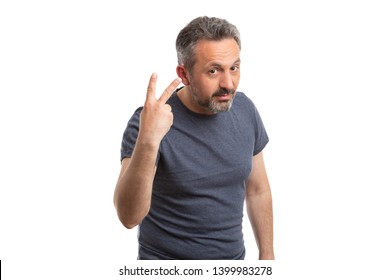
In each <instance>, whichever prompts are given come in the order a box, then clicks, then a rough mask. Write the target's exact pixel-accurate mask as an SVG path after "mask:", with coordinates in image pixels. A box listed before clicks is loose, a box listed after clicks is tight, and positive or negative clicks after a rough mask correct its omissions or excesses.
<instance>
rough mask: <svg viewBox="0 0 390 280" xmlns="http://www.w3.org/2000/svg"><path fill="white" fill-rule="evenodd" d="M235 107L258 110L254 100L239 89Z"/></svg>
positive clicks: (251, 110)
mask: <svg viewBox="0 0 390 280" xmlns="http://www.w3.org/2000/svg"><path fill="white" fill-rule="evenodd" d="M233 108H235V109H238V110H245V111H248V112H251V113H253V111H255V110H256V106H255V104H254V103H253V101H252V100H251V99H250V98H249V97H248V96H247V95H246V94H245V93H243V92H241V91H237V92H236V96H235V98H234V102H233Z"/></svg>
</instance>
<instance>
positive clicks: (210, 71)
mask: <svg viewBox="0 0 390 280" xmlns="http://www.w3.org/2000/svg"><path fill="white" fill-rule="evenodd" d="M209 73H210V74H212V75H213V74H216V73H217V69H210V70H209Z"/></svg>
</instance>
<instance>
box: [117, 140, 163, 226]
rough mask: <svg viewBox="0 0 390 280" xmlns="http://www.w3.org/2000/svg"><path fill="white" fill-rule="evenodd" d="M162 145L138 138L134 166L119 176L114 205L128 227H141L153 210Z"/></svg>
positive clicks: (132, 160) (131, 163)
mask: <svg viewBox="0 0 390 280" xmlns="http://www.w3.org/2000/svg"><path fill="white" fill-rule="evenodd" d="M157 152H158V145H155V144H150V143H146V142H144V141H142V139H138V141H137V144H136V145H135V147H134V151H133V154H132V157H131V159H130V163H129V164H128V165H127V166H125V167H124V169H123V170H122V171H121V174H120V176H119V179H118V182H117V185H116V188H115V193H114V203H115V207H116V210H117V213H118V217H119V219H120V221H121V222H122V224H123V225H124V226H125V227H127V228H132V227H134V226H136V225H138V224H139V223H140V222H141V221H142V219H143V218H144V217H145V216H146V215H147V213H148V212H149V208H150V203H151V196H152V187H153V179H154V174H155V168H156V167H155V164H156V158H157Z"/></svg>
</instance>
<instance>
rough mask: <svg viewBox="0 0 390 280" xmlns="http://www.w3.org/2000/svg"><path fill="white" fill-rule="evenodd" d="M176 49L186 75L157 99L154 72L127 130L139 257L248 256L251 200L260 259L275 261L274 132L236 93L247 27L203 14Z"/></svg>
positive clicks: (119, 205) (126, 169)
mask: <svg viewBox="0 0 390 280" xmlns="http://www.w3.org/2000/svg"><path fill="white" fill-rule="evenodd" d="M176 49H177V55H178V66H177V68H176V72H177V75H178V76H179V78H177V79H175V80H174V81H173V82H172V83H171V84H170V85H169V86H168V87H167V88H166V90H165V91H164V92H163V94H162V95H161V96H160V97H159V98H158V99H157V98H156V95H155V85H156V80H157V76H156V74H153V75H152V76H151V78H150V81H149V86H148V89H147V95H146V101H145V104H144V106H143V107H141V108H139V109H137V110H136V112H135V113H134V115H133V116H132V117H131V119H130V121H129V123H128V126H127V128H126V130H125V133H124V136H123V141H122V150H121V157H122V168H121V171H120V175H119V179H118V183H117V186H116V189H115V194H114V203H115V207H116V209H117V213H118V217H119V219H120V221H121V222H122V223H123V225H124V226H125V227H127V228H133V227H135V226H137V225H139V237H138V241H139V251H138V259H244V257H245V246H244V240H243V233H242V218H243V206H244V200H245V199H246V205H247V212H248V216H249V219H250V222H251V225H252V228H253V232H254V235H255V238H256V241H257V245H258V248H259V259H274V252H273V214H272V198H271V191H270V186H269V183H268V179H267V174H266V170H265V166H264V161H263V154H262V150H263V148H264V147H265V146H266V144H267V142H268V136H267V133H266V131H265V129H264V126H263V123H262V121H261V118H260V115H259V113H258V112H257V110H256V108H255V106H254V104H253V103H252V102H251V101H250V100H249V98H248V97H246V96H245V95H244V94H243V93H241V92H237V91H236V89H237V86H238V83H239V80H240V51H241V41H240V35H239V32H238V30H237V28H236V27H235V26H234V25H232V24H230V23H229V22H227V21H226V20H224V19H219V18H209V17H199V18H196V19H194V20H193V21H191V22H190V23H189V24H188V25H187V26H186V27H185V28H184V29H182V30H181V31H180V33H179V35H178V37H177V40H176ZM180 83H183V84H184V87H181V88H179V89H176V88H177V87H178V86H179V84H180Z"/></svg>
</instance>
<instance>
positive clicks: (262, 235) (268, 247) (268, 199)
mask: <svg viewBox="0 0 390 280" xmlns="http://www.w3.org/2000/svg"><path fill="white" fill-rule="evenodd" d="M246 205H247V212H248V217H249V220H250V222H251V225H252V229H253V233H254V235H255V238H256V242H257V247H258V248H259V259H263V260H273V259H274V258H275V256H274V248H273V210H272V195H271V191H270V190H268V191H264V192H261V193H255V194H251V195H247V198H246Z"/></svg>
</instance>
